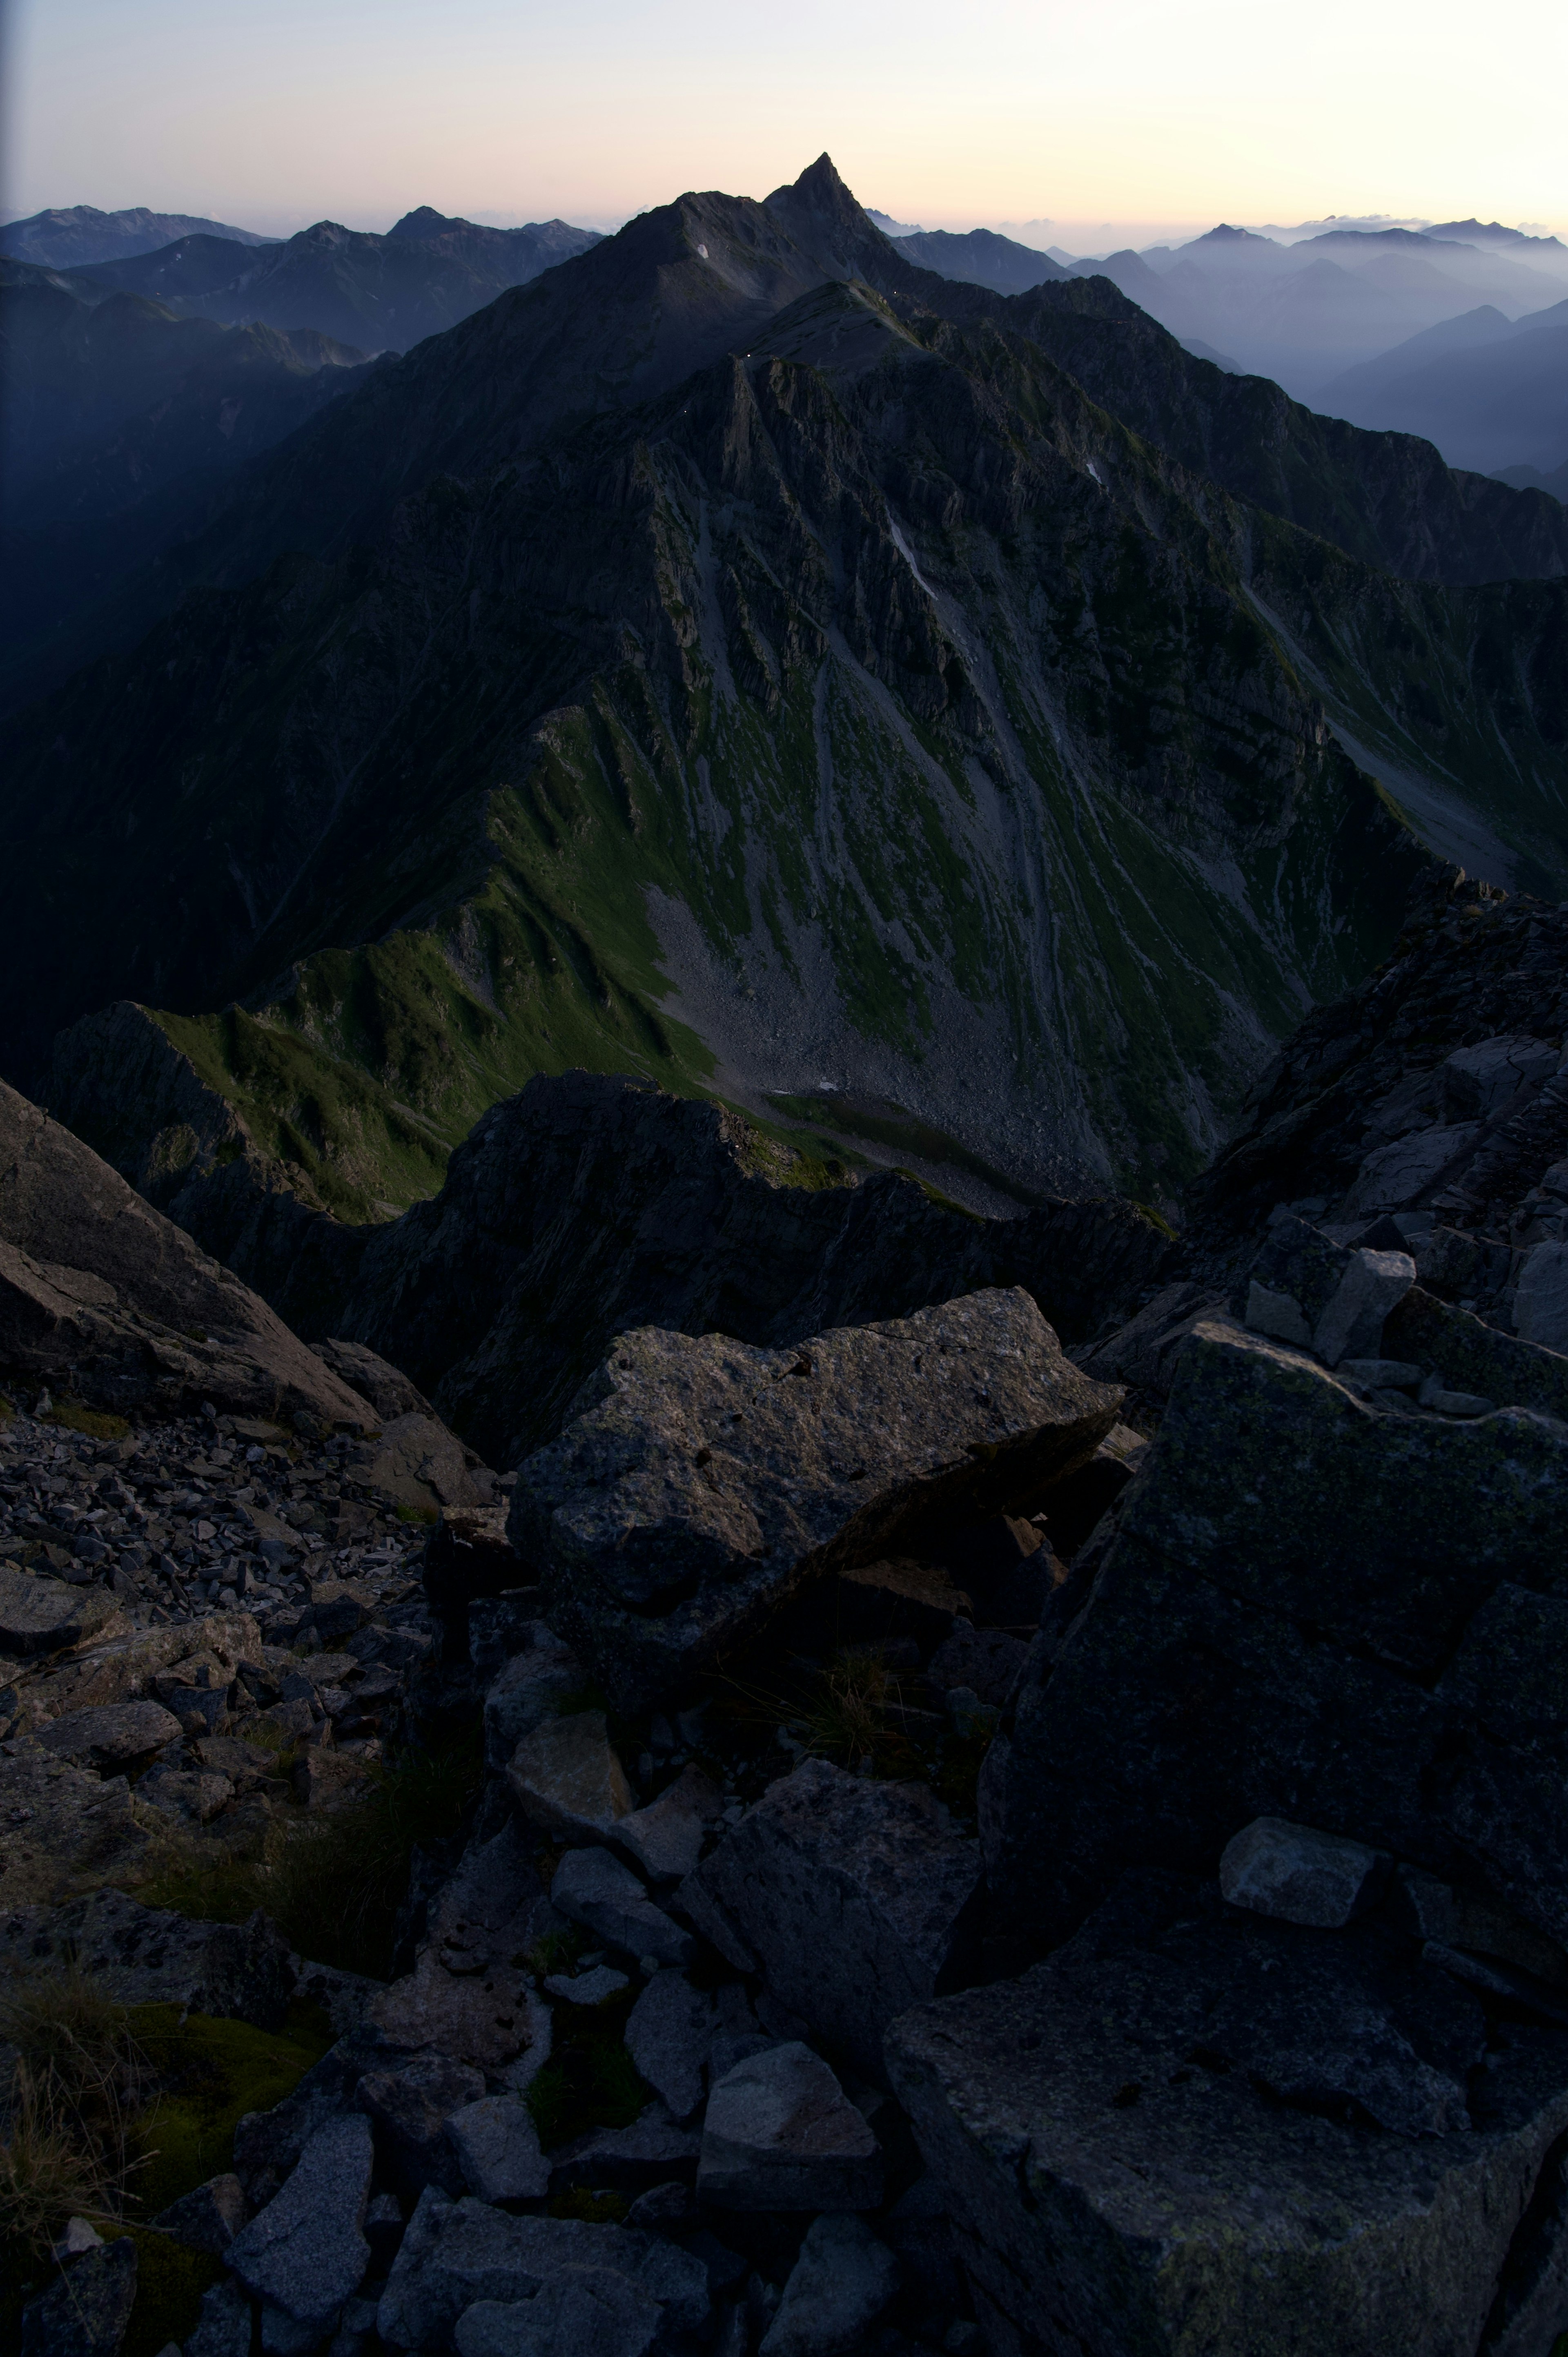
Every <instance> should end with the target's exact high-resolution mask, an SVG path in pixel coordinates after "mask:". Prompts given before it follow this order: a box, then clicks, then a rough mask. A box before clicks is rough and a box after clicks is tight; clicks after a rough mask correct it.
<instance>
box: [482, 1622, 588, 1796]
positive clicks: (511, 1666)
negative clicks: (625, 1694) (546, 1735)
mask: <svg viewBox="0 0 1568 2357" xmlns="http://www.w3.org/2000/svg"><path fill="white" fill-rule="evenodd" d="M585 1683H586V1681H585V1676H584V1673H583V1666H582V1663H580V1662H579V1661H578V1659H577V1657H576V1655H575V1653H574V1652H573V1651H572V1649H571V1647H570V1646H569V1645H564V1644H562V1642H561V1641H560V1639H559V1638H558V1637H554V1636H552V1634H551V1632H550V1631H549V1630H548V1629H547V1628H546V1627H545V1625H544V1623H543V1621H542V1620H536V1621H535V1622H534V1623H533V1628H532V1643H531V1644H530V1645H528V1646H527V1647H526V1648H525V1649H524V1651H523V1652H520V1653H514V1654H513V1655H512V1656H511V1659H510V1661H509V1662H508V1663H506V1666H505V1667H504V1669H503V1670H502V1671H501V1673H500V1674H499V1677H498V1678H497V1679H496V1681H495V1684H493V1685H492V1686H491V1687H490V1690H489V1693H488V1694H487V1695H486V1696H485V1765H486V1767H487V1768H489V1770H490V1772H491V1773H492V1774H493V1775H497V1776H499V1775H502V1774H504V1773H505V1770H506V1767H507V1763H508V1761H509V1760H510V1759H511V1756H512V1754H513V1752H514V1751H515V1750H516V1749H517V1747H518V1745H519V1744H520V1743H521V1741H522V1738H523V1737H524V1736H525V1735H528V1734H531V1733H532V1730H533V1728H534V1727H537V1726H538V1725H539V1724H540V1722H541V1720H542V1719H546V1718H553V1717H557V1716H559V1715H561V1713H562V1712H563V1708H564V1705H565V1704H566V1702H567V1701H568V1699H569V1698H570V1697H573V1696H577V1697H581V1695H582V1692H583V1688H584V1685H585Z"/></svg>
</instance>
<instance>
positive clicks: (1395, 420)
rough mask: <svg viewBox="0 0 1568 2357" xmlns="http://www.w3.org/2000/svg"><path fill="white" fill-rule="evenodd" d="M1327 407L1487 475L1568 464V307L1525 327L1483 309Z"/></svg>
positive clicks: (1337, 387)
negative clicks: (1412, 438) (1415, 439)
mask: <svg viewBox="0 0 1568 2357" xmlns="http://www.w3.org/2000/svg"><path fill="white" fill-rule="evenodd" d="M1318 405H1319V407H1321V408H1322V409H1324V410H1326V411H1327V413H1328V414H1329V415H1331V416H1335V417H1348V418H1349V419H1350V420H1351V421H1352V423H1353V424H1355V425H1367V426H1392V427H1394V428H1395V429H1396V430H1397V431H1399V432H1400V433H1402V434H1423V435H1425V436H1426V437H1427V439H1428V440H1429V441H1432V442H1435V443H1436V445H1437V447H1438V448H1439V449H1440V450H1441V451H1442V453H1443V455H1444V457H1445V458H1446V459H1447V460H1448V462H1449V464H1450V466H1454V467H1472V468H1476V469H1477V471H1478V472H1480V473H1483V474H1488V475H1490V474H1499V473H1500V472H1501V471H1502V470H1503V469H1504V468H1513V467H1521V466H1522V467H1529V468H1534V469H1538V470H1542V471H1546V470H1550V469H1551V468H1553V467H1554V466H1555V467H1558V468H1561V467H1562V466H1563V464H1564V463H1565V462H1568V299H1564V300H1563V302H1560V303H1553V304H1549V305H1548V306H1547V307H1545V308H1543V309H1541V310H1540V311H1532V312H1529V313H1527V314H1526V316H1525V317H1523V318H1521V319H1509V318H1508V317H1505V316H1504V314H1503V313H1502V312H1501V311H1499V310H1498V309H1497V308H1496V307H1495V306H1494V305H1491V304H1482V305H1480V306H1478V307H1477V308H1476V309H1475V310H1473V311H1465V312H1461V314H1460V315H1459V317H1457V318H1455V319H1445V320H1444V321H1443V322H1442V323H1441V325H1439V326H1437V327H1435V328H1426V329H1425V330H1424V331H1423V333H1422V334H1420V335H1418V336H1412V337H1410V338H1408V339H1406V341H1405V342H1403V343H1402V344H1397V345H1396V346H1395V347H1394V349H1393V350H1392V351H1389V352H1382V353H1380V355H1379V356H1378V358H1377V359H1376V360H1374V361H1365V362H1363V363H1362V365H1361V366H1360V367H1359V368H1355V369H1350V370H1348V371H1346V373H1345V374H1344V375H1342V376H1339V377H1336V378H1335V379H1334V381H1333V382H1331V383H1329V384H1326V385H1325V386H1324V388H1323V391H1322V393H1320V394H1319V396H1318Z"/></svg>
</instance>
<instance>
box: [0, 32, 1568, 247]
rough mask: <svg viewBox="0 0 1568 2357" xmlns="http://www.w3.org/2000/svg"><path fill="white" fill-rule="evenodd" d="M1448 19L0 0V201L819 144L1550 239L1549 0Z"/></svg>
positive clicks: (548, 190)
mask: <svg viewBox="0 0 1568 2357" xmlns="http://www.w3.org/2000/svg"><path fill="white" fill-rule="evenodd" d="M1474 22H1475V19H1474V11H1473V9H1470V8H1468V7H1466V8H1465V9H1464V10H1461V8H1460V7H1459V5H1456V0H1362V5H1358V6H1352V5H1349V0H1325V5H1321V6H1320V7H1319V8H1318V9H1316V11H1315V12H1314V14H1313V16H1312V19H1311V21H1310V23H1308V24H1304V23H1303V21H1302V18H1301V16H1300V15H1299V14H1298V13H1296V12H1291V13H1290V14H1289V15H1287V13H1286V12H1285V11H1284V10H1283V9H1278V8H1274V9H1268V8H1259V7H1258V6H1257V5H1255V0H1193V5H1189V6H1187V7H1183V8H1180V9H1178V8H1176V6H1174V5H1169V0H1101V5H1098V6H1096V7H1094V8H1084V7H1069V6H1065V5H1057V4H1056V0H1043V5H1042V0H1030V5H1022V0H974V5H969V6H967V7H959V8H957V9H955V8H953V7H951V6H948V7H943V8H938V7H937V6H935V5H931V4H930V0H906V5H898V6H894V5H892V0H850V5H842V0H841V4H840V5H832V6H829V5H826V0H797V5H794V6H793V7H792V8H791V9H790V11H789V14H788V16H784V15H782V14H780V15H779V16H769V17H768V18H767V19H766V20H765V19H763V18H762V17H761V16H760V15H754V16H748V17H737V16H736V13H735V12H734V10H733V9H732V8H727V7H720V6H717V5H714V0H693V5H682V6H676V5H671V0H652V5H649V0H643V5H631V0H599V4H598V5H593V6H589V7H586V8H579V9H577V10H575V11H574V12H572V13H571V15H570V16H566V15H564V14H563V13H562V12H560V11H559V10H555V11H548V10H545V9H543V8H541V7H538V6H536V5H504V0H446V5H442V6H439V7H435V6H432V5H428V0H422V5H414V0H230V5H225V6H224V7H222V8H221V9H218V10H215V9H213V7H212V6H211V5H210V0H138V5H137V6H136V7H135V8H134V9H130V8H127V7H126V6H125V5H124V0H118V5H115V0H12V7H11V12H10V15H9V16H8V19H7V46H8V53H9V54H8V59H7V66H8V70H7V73H6V77H5V82H6V97H5V105H6V116H7V125H6V129H7V135H6V139H5V185H4V201H5V217H6V218H12V217H15V216H17V215H24V214H27V213H31V212H33V211H36V210H39V209H41V208H42V207H44V206H47V205H69V204H83V203H85V204H93V205H97V206H100V207H102V209H103V210H114V209H116V208H118V207H120V206H124V205H136V204H142V205H150V206H152V207H154V208H156V209H157V210H165V211H177V212H188V213H200V214H206V215H209V216H212V217H214V218H216V219H218V220H221V221H231V222H235V223H238V224H240V225H241V226H243V227H247V228H252V229H256V230H260V231H268V232H271V233H273V234H278V233H283V234H286V233H287V232H288V231H292V230H295V229H297V228H300V227H302V226H304V225H305V224H306V223H307V222H309V221H317V220H321V219H323V218H329V219H333V220H338V221H346V222H348V223H349V225H350V226H353V227H359V228H375V229H384V228H386V227H387V226H388V225H389V224H390V222H391V221H392V220H393V219H395V218H396V216H397V215H398V214H399V213H401V212H403V211H405V210H408V209H409V208H410V207H412V206H413V205H416V204H422V203H423V204H433V205H435V207H436V208H437V209H438V210H441V211H443V212H448V213H463V214H467V215H468V216H469V217H471V218H474V219H478V220H489V221H524V220H538V219H543V218H548V217H549V216H551V215H554V214H560V215H562V216H564V218H566V219H568V220H575V221H584V222H587V223H591V224H593V225H595V226H597V227H611V226H614V225H615V224H616V223H618V222H619V221H623V220H625V219H626V218H627V217H628V215H629V214H631V213H634V212H637V211H640V210H644V209H645V208H647V207H648V206H650V205H656V204H661V203H664V202H666V201H668V200H669V199H671V198H672V197H674V196H676V195H678V194H680V192H681V191H682V189H684V188H727V189H730V190H732V191H734V192H736V193H739V194H746V195H750V196H755V197H762V196H765V195H767V193H768V190H769V189H770V188H774V187H776V186H777V185H778V184H779V182H780V181H783V180H786V179H792V178H794V177H795V176H796V174H797V173H798V172H800V169H801V168H802V167H803V166H805V165H806V164H808V163H810V162H811V159H812V158H813V157H814V156H816V155H818V154H819V153H820V152H821V151H822V149H823V148H824V147H825V148H826V149H827V150H828V151H829V152H830V153H831V154H832V156H833V158H834V160H835V162H836V163H837V165H838V167H839V168H840V170H841V171H842V172H843V176H844V178H845V179H846V180H847V181H848V182H849V184H850V186H851V187H852V188H854V191H855V193H856V195H857V196H858V197H859V198H860V199H862V201H863V202H864V203H866V204H870V205H875V206H877V207H880V208H881V209H882V210H886V211H887V212H890V213H892V214H894V215H895V216H897V218H899V219H901V220H906V221H919V222H921V223H922V224H923V225H924V226H925V227H927V228H959V229H964V228H970V227H972V226H973V225H974V224H976V223H978V222H984V223H987V224H990V225H993V226H995V225H998V224H1000V223H1003V222H1012V223H1024V222H1030V223H1034V224H1036V227H1034V228H1033V229H1032V230H1031V231H1030V234H1031V236H1032V239H1033V241H1034V242H1036V243H1040V244H1045V243H1048V242H1054V243H1058V244H1062V245H1065V246H1067V247H1068V248H1069V250H1072V251H1074V252H1090V253H1095V252H1104V251H1106V250H1107V248H1108V247H1109V246H1110V245H1111V244H1113V243H1122V242H1134V243H1146V242H1151V241H1152V240H1153V239H1155V238H1156V237H1158V236H1161V235H1169V234H1173V233H1174V234H1181V233H1188V234H1190V233H1192V232H1193V231H1198V230H1201V229H1204V228H1207V227H1208V226H1209V225H1210V224H1211V223H1212V222H1214V221H1219V220H1221V219H1224V220H1229V221H1243V222H1249V223H1262V222H1265V221H1274V222H1282V223H1291V222H1294V221H1301V220H1311V219H1316V218H1319V217H1321V216H1322V215H1324V214H1326V213H1330V212H1334V213H1340V214H1361V213H1369V214H1370V213H1383V214H1390V215H1392V216H1395V217H1396V218H1424V219H1428V220H1438V219H1446V218H1452V217H1455V216H1460V217H1464V216H1467V215H1469V214H1471V213H1478V214H1479V215H1480V217H1481V218H1482V219H1483V220H1492V219H1498V220H1501V221H1506V222H1508V223H1509V224H1510V225H1518V224H1520V223H1521V222H1528V223H1530V225H1532V226H1538V227H1545V228H1550V229H1552V230H1554V231H1558V232H1559V233H1562V234H1563V235H1564V236H1565V237H1568V140H1565V139H1564V138H1563V134H1562V130H1561V103H1562V101H1561V93H1562V90H1563V86H1564V81H1565V79H1568V75H1565V69H1568V9H1565V8H1564V7H1563V5H1562V0H1553V5H1550V6H1548V5H1544V0H1523V5H1520V6H1518V7H1516V8H1515V9H1513V10H1512V11H1510V13H1509V16H1508V17H1507V19H1506V20H1504V22H1503V25H1502V27H1501V38H1500V39H1499V43H1498V48H1497V52H1496V53H1494V54H1491V55H1487V54H1485V53H1484V52H1483V51H1482V49H1481V48H1480V46H1479V45H1478V44H1477V40H1476V38H1475V32H1474ZM1505 40H1506V47H1507V56H1506V59H1505V58H1504V57H1503V56H1502V54H1501V48H1502V42H1503V41H1505Z"/></svg>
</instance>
